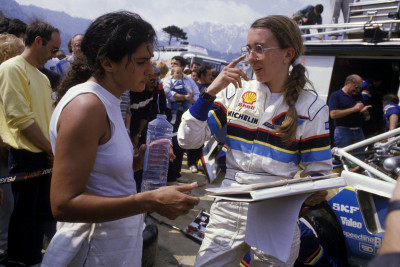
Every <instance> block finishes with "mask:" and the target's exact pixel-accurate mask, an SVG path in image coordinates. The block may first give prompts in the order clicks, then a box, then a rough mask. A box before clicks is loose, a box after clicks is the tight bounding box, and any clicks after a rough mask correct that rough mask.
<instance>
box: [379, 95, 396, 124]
mask: <svg viewBox="0 0 400 267" xmlns="http://www.w3.org/2000/svg"><path fill="white" fill-rule="evenodd" d="M382 103H383V119H384V120H385V123H386V129H387V130H389V131H390V130H393V129H396V128H397V127H399V126H400V123H399V117H400V107H399V98H398V97H397V96H396V95H394V94H392V93H390V94H386V95H384V96H383V99H382Z"/></svg>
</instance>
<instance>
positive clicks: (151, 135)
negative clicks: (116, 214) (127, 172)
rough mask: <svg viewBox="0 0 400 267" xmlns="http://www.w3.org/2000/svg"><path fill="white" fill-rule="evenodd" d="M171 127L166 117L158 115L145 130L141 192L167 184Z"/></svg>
mask: <svg viewBox="0 0 400 267" xmlns="http://www.w3.org/2000/svg"><path fill="white" fill-rule="evenodd" d="M172 129H173V126H172V125H171V124H170V123H169V122H168V121H167V116H165V115H162V114H158V115H157V118H156V119H155V120H152V121H151V122H149V125H148V128H147V140H146V145H147V149H146V153H145V158H144V164H143V180H142V192H144V191H149V190H153V189H157V188H159V187H162V186H165V185H166V184H167V174H168V164H169V155H170V151H171V138H172Z"/></svg>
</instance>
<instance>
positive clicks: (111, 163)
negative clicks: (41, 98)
mask: <svg viewBox="0 0 400 267" xmlns="http://www.w3.org/2000/svg"><path fill="white" fill-rule="evenodd" d="M83 93H93V94H95V95H96V96H97V97H98V98H99V99H100V100H101V102H102V103H103V104H104V106H105V108H106V111H107V116H108V118H109V120H110V124H111V138H110V140H109V141H108V142H107V143H105V144H103V145H99V146H98V148H97V155H96V160H95V162H94V166H93V169H92V171H91V172H90V176H89V179H88V182H87V185H86V190H87V192H90V193H94V194H98V195H102V196H118V195H127V194H134V193H136V183H135V180H134V179H133V166H132V163H133V155H134V151H133V146H132V143H131V140H130V139H129V136H128V133H127V132H126V128H125V126H124V122H123V120H122V117H121V109H120V102H121V100H120V99H119V98H117V97H115V96H114V95H113V94H111V93H110V92H109V91H107V90H106V89H104V88H103V87H101V86H100V85H99V84H97V83H94V82H86V83H83V84H79V85H77V86H74V87H72V88H71V89H69V90H68V91H67V93H66V94H65V95H64V97H63V98H62V99H61V101H60V103H58V105H57V107H56V108H55V110H54V113H53V116H52V118H51V121H50V140H51V147H52V149H53V153H54V150H55V149H54V148H55V144H56V139H57V122H58V118H59V117H60V114H61V112H62V110H63V108H64V107H65V106H66V105H67V104H68V103H69V102H70V101H71V100H72V99H74V98H75V97H76V96H78V95H80V94H83Z"/></svg>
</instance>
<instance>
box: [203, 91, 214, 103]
mask: <svg viewBox="0 0 400 267" xmlns="http://www.w3.org/2000/svg"><path fill="white" fill-rule="evenodd" d="M201 97H202V98H203V99H204V100H206V101H208V102H210V103H213V102H214V100H215V98H217V97H216V96H212V95H210V94H209V93H207V92H206V91H204V92H203V93H201Z"/></svg>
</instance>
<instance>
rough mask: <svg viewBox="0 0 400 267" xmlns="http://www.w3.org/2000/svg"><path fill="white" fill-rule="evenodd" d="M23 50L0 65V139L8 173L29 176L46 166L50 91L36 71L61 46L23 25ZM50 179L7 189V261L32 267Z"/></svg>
mask: <svg viewBox="0 0 400 267" xmlns="http://www.w3.org/2000/svg"><path fill="white" fill-rule="evenodd" d="M24 41H25V49H24V51H23V52H22V54H21V55H20V56H16V57H14V58H12V59H9V60H7V61H5V62H4V63H2V64H1V65H0V135H1V138H2V139H3V141H4V142H5V143H7V144H8V145H10V147H11V149H10V153H9V166H8V167H9V172H10V174H15V173H19V172H33V171H38V170H42V169H46V168H48V167H50V166H51V164H52V160H53V153H52V150H51V145H50V141H49V140H50V138H49V132H48V131H49V124H50V118H51V115H52V112H53V101H52V97H51V96H52V90H51V87H50V82H49V80H48V79H47V77H46V76H45V75H44V74H42V73H41V72H40V71H39V70H38V69H37V66H39V65H41V64H44V63H46V61H47V60H49V59H50V58H51V57H52V56H53V55H54V54H55V53H56V52H57V51H58V49H59V47H60V44H61V38H60V33H59V31H58V29H56V28H54V27H53V26H51V25H49V24H46V23H44V22H41V21H36V22H34V23H32V24H30V25H28V27H27V30H26V34H25V37H24ZM50 177H51V176H50V175H45V176H41V177H40V178H35V179H28V180H26V181H24V182H19V183H14V184H12V190H13V194H14V199H15V200H14V202H15V207H14V211H13V213H12V215H11V219H10V228H9V235H8V261H9V263H10V264H14V265H15V266H36V265H37V266H38V265H39V264H40V262H41V260H42V254H41V250H42V245H43V244H42V243H43V235H44V231H45V230H48V229H45V228H46V227H45V226H46V225H47V226H48V225H49V222H50V225H52V226H53V227H54V225H55V224H54V219H53V218H52V216H51V210H50V198H49V194H50Z"/></svg>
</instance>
